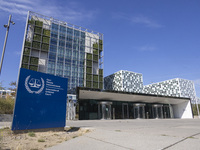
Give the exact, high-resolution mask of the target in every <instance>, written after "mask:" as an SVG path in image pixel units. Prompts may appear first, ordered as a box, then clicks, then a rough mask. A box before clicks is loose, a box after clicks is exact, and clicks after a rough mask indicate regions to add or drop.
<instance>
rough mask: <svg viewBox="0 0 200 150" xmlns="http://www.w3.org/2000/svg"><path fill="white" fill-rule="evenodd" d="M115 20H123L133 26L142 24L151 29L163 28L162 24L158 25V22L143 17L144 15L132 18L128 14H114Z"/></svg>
mask: <svg viewBox="0 0 200 150" xmlns="http://www.w3.org/2000/svg"><path fill="white" fill-rule="evenodd" d="M112 16H113V18H115V19H123V20H127V21H129V22H131V23H133V24H141V25H144V26H146V27H150V28H161V27H163V26H162V25H161V24H159V23H157V22H156V21H154V20H152V19H150V18H148V17H146V16H143V15H134V16H130V15H128V14H125V13H113V14H112Z"/></svg>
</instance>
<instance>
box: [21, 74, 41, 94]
mask: <svg viewBox="0 0 200 150" xmlns="http://www.w3.org/2000/svg"><path fill="white" fill-rule="evenodd" d="M30 77H31V76H27V77H26V80H25V88H26V90H27V91H28V92H29V93H31V94H33V93H35V94H40V93H41V92H42V91H43V89H44V80H43V78H40V79H35V78H30Z"/></svg>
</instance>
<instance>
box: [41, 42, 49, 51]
mask: <svg viewBox="0 0 200 150" xmlns="http://www.w3.org/2000/svg"><path fill="white" fill-rule="evenodd" d="M42 50H45V51H48V50H49V44H44V43H42Z"/></svg>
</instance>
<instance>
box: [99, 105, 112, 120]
mask: <svg viewBox="0 0 200 150" xmlns="http://www.w3.org/2000/svg"><path fill="white" fill-rule="evenodd" d="M111 105H112V102H100V103H99V104H98V117H99V119H111Z"/></svg>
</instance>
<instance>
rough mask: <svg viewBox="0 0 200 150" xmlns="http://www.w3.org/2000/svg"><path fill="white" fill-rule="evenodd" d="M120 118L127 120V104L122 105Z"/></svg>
mask: <svg viewBox="0 0 200 150" xmlns="http://www.w3.org/2000/svg"><path fill="white" fill-rule="evenodd" d="M122 117H123V119H129V111H128V103H123V104H122Z"/></svg>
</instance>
